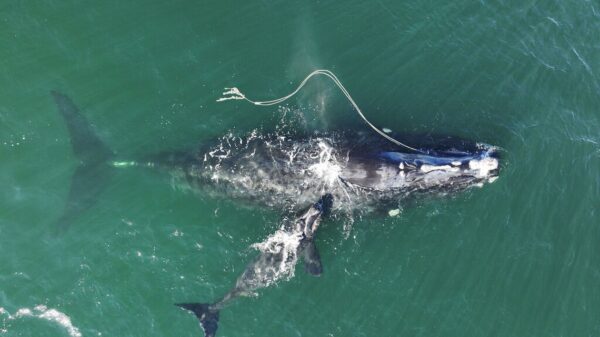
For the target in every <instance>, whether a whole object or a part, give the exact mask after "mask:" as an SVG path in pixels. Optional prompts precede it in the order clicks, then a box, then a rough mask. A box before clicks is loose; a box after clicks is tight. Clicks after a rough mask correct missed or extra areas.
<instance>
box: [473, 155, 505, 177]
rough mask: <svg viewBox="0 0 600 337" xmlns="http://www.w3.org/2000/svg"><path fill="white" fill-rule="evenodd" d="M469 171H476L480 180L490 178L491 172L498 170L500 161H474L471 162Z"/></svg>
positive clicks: (485, 159) (486, 158) (493, 159)
mask: <svg viewBox="0 0 600 337" xmlns="http://www.w3.org/2000/svg"><path fill="white" fill-rule="evenodd" d="M469 169H471V170H473V171H475V173H476V176H477V177H478V178H485V177H488V176H489V174H490V172H491V171H493V170H496V169H498V159H496V158H492V157H484V158H481V159H472V160H470V161H469Z"/></svg>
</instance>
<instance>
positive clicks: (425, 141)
mask: <svg viewBox="0 0 600 337" xmlns="http://www.w3.org/2000/svg"><path fill="white" fill-rule="evenodd" d="M52 94H53V97H54V99H55V101H56V104H57V106H58V109H59V111H60V112H61V115H62V116H63V117H64V119H65V122H66V124H67V126H68V130H69V133H70V135H71V143H72V146H73V152H74V154H75V156H76V157H77V159H78V162H79V166H78V167H77V169H76V171H75V174H74V176H73V181H72V184H71V189H70V192H69V198H68V200H67V203H66V207H65V212H64V213H63V215H62V217H61V218H60V220H59V221H58V223H59V226H60V227H61V228H66V227H67V226H68V225H69V224H70V223H71V222H72V221H74V219H76V218H77V216H79V214H81V213H82V212H84V211H85V210H87V209H88V208H89V207H91V205H93V203H94V202H95V200H96V199H97V197H98V195H99V193H100V192H101V190H102V187H103V186H105V185H106V184H107V181H108V179H109V177H110V175H111V172H112V171H113V169H114V168H115V167H131V166H140V167H146V168H151V169H154V170H160V171H164V172H168V174H170V175H171V176H172V177H173V181H174V182H175V183H176V186H179V187H181V188H184V189H189V190H192V191H195V192H197V193H200V194H202V195H212V196H221V197H225V198H228V199H231V200H235V201H238V202H242V201H246V202H247V203H250V204H258V205H263V206H267V207H270V208H275V209H288V210H290V211H292V212H295V211H297V210H298V209H301V208H303V207H305V206H306V205H308V204H310V203H311V202H313V201H314V200H317V199H318V198H319V197H320V196H321V195H323V194H324V193H331V194H332V195H333V196H334V197H335V198H336V200H338V202H336V205H335V206H334V211H337V210H343V211H347V212H353V211H357V210H359V211H362V212H370V211H373V210H389V209H390V208H391V209H395V208H397V207H398V204H399V203H400V202H401V201H402V200H403V199H404V198H405V197H407V196H410V195H415V194H417V195H418V194H448V193H451V192H455V191H459V190H463V189H466V188H469V187H472V186H481V185H483V184H484V183H487V182H493V181H494V180H495V179H496V178H497V176H498V171H499V162H498V154H497V151H496V148H495V147H493V146H488V145H482V144H477V143H474V142H469V141H465V140H457V139H454V138H448V137H442V138H432V137H426V138H421V139H419V140H418V141H419V142H421V143H422V144H421V146H419V147H418V148H416V150H409V151H407V150H406V149H404V148H402V147H401V146H398V145H396V144H394V143H392V142H388V141H387V140H386V139H383V138H382V137H379V136H377V135H376V134H373V133H370V132H368V131H358V132H351V131H337V132H329V133H320V134H311V135H299V134H290V133H287V134H286V133H266V134H264V133H260V132H258V131H256V130H255V131H253V132H251V133H248V134H246V135H241V136H238V135H233V134H228V135H226V136H224V137H222V138H220V139H218V140H216V141H214V142H212V143H211V144H205V145H203V146H201V147H199V148H196V149H190V150H185V151H167V152H163V153H159V154H156V155H150V156H144V157H142V158H141V159H138V160H134V161H130V160H129V161H119V160H115V157H114V154H113V153H112V152H111V151H110V150H109V148H108V147H107V146H106V145H104V144H103V142H102V141H101V140H100V139H99V138H98V137H97V136H96V134H95V133H94V132H93V128H92V127H91V125H90V123H88V121H87V120H86V118H85V117H84V116H83V115H82V114H81V113H80V111H79V109H78V108H77V107H76V105H75V104H74V103H73V101H72V100H71V99H70V98H69V97H67V96H66V95H64V94H61V93H58V92H53V93H52ZM416 141H417V140H415V142H416Z"/></svg>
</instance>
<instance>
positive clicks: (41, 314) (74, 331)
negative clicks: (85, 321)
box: [0, 304, 82, 337]
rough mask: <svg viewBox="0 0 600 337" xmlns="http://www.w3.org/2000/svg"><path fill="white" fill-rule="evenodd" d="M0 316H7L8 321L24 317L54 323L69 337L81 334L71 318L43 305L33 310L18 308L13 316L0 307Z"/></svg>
mask: <svg viewBox="0 0 600 337" xmlns="http://www.w3.org/2000/svg"><path fill="white" fill-rule="evenodd" d="M0 314H2V315H6V316H8V320H16V319H21V318H26V317H35V318H39V319H43V320H46V321H50V322H54V323H57V324H59V325H60V326H62V327H63V328H65V329H66V330H67V332H68V333H69V335H70V336H71V337H81V336H82V334H81V332H80V331H79V329H78V328H77V327H76V326H74V325H73V323H72V322H71V318H70V317H69V316H67V315H66V314H65V313H63V312H60V311H58V310H56V309H52V308H48V307H46V306H45V305H42V304H40V305H37V306H35V307H34V308H33V309H30V308H20V309H18V310H17V312H16V313H15V314H14V315H11V314H10V313H9V312H8V311H7V310H6V309H4V308H2V307H0ZM7 331H8V329H6V328H4V329H3V330H0V332H7Z"/></svg>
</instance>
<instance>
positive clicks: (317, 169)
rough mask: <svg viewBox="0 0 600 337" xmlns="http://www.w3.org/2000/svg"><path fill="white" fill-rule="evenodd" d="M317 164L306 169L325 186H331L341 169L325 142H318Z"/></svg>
mask: <svg viewBox="0 0 600 337" xmlns="http://www.w3.org/2000/svg"><path fill="white" fill-rule="evenodd" d="M318 145H319V148H320V149H321V152H320V153H319V162H318V163H316V164H313V165H311V166H309V167H308V169H309V170H310V171H311V172H312V173H313V174H315V176H316V177H317V178H319V179H321V180H323V182H324V183H325V185H326V186H329V187H331V186H333V184H335V182H336V181H337V180H338V178H339V176H340V173H342V168H341V167H340V165H338V164H337V163H336V160H335V157H334V156H333V154H332V152H333V149H332V148H331V146H329V145H327V144H326V143H325V142H319V144H318Z"/></svg>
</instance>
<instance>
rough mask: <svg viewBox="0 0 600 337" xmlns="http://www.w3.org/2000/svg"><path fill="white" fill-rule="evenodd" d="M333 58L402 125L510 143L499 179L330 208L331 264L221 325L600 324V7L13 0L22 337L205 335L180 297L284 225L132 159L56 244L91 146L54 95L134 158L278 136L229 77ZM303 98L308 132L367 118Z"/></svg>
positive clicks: (9, 143)
mask: <svg viewBox="0 0 600 337" xmlns="http://www.w3.org/2000/svg"><path fill="white" fill-rule="evenodd" d="M315 69H330V70H332V71H333V72H334V73H335V74H336V75H337V76H338V77H339V78H340V79H341V80H342V82H343V83H344V85H345V86H346V88H347V89H348V90H349V91H350V93H351V94H352V96H353V98H354V99H355V100H356V102H357V103H358V104H359V105H360V107H361V108H362V109H363V110H364V112H365V113H366V114H367V116H368V117H369V118H370V119H371V120H372V121H373V122H374V124H376V125H378V126H380V127H387V128H390V129H393V130H394V131H396V132H398V133H401V134H402V133H432V134H450V135H455V136H459V137H463V138H467V139H472V140H476V141H480V142H484V143H488V144H493V145H496V146H499V147H501V148H502V149H503V152H502V159H501V165H502V170H501V172H500V178H499V179H498V180H497V181H496V182H494V183H493V184H490V185H486V186H484V187H483V188H481V189H479V188H476V189H471V190H468V191H466V192H464V193H460V194H458V195H456V196H454V197H448V198H435V199H432V200H424V201H421V202H418V203H416V204H412V205H410V206H407V207H405V208H404V209H403V210H402V213H401V215H400V216H399V217H397V218H382V217H377V216H364V217H360V218H356V219H355V222H354V223H353V226H352V229H351V230H350V232H349V233H348V232H344V229H343V225H344V224H343V223H342V222H341V221H329V222H324V223H323V224H322V228H321V229H320V232H319V235H318V239H317V244H318V246H319V249H320V252H321V256H322V260H323V264H324V268H325V271H324V273H323V275H322V276H321V277H320V278H314V277H311V276H308V275H306V274H305V273H304V272H303V271H302V269H301V268H298V270H297V271H296V276H295V277H294V278H293V279H292V280H290V281H289V282H281V283H279V284H278V285H277V286H275V287H271V288H269V289H264V290H263V291H261V292H260V295H259V297H256V298H243V299H240V300H238V301H236V302H234V303H233V304H232V305H231V306H229V307H228V308H226V309H224V310H223V311H222V312H221V318H220V326H219V331H218V336H306V337H308V336H319V337H320V336H336V337H338V336H460V337H466V336H599V335H600V248H599V247H600V214H599V211H598V209H599V207H600V3H598V2H597V1H545V2H541V1H454V2H443V1H403V2H399V1H398V2H395V1H388V0H381V1H344V2H342V1H339V2H333V1H320V2H287V1H260V2H241V1H215V2H205V1H170V2H158V1H102V2H100V1H54V0H46V1H20V2H18V1H10V0H9V1H4V2H2V3H1V4H0V81H1V90H0V336H86V337H87V336H202V332H201V330H200V328H199V326H198V323H197V320H196V318H194V317H193V316H192V315H191V314H189V313H187V312H184V311H182V310H180V309H178V308H177V307H175V306H174V305H173V303H176V302H187V301H203V302H204V301H210V300H212V299H215V298H217V297H219V296H221V295H222V294H223V293H225V292H226V291H228V290H229V288H230V287H231V286H232V285H233V283H234V281H235V279H236V277H237V276H238V275H239V274H240V273H241V272H242V270H243V269H244V267H245V265H246V263H247V262H248V261H249V260H250V259H251V258H252V257H253V256H254V255H255V254H256V251H254V250H253V249H251V248H249V247H250V245H251V244H252V243H255V242H260V241H262V240H263V239H264V238H265V237H267V236H268V235H269V234H270V233H272V232H273V231H274V230H275V229H276V228H277V227H278V226H279V221H280V216H281V215H280V214H279V213H278V212H277V211H276V210H270V209H263V208H259V207H254V208H252V207H247V206H241V205H238V204H236V202H235V201H232V200H227V199H225V198H220V199H219V198H213V197H202V196H197V195H194V194H191V193H187V192H185V191H181V190H178V189H176V188H173V187H172V186H171V181H170V179H169V177H168V176H164V175H161V174H159V173H157V172H153V171H151V170H144V169H138V168H131V169H123V170H118V171H117V172H116V173H115V174H114V176H113V177H112V179H110V181H108V182H107V185H106V186H105V188H104V191H103V192H102V194H101V195H100V197H99V200H98V201H97V202H96V203H95V205H94V206H93V207H92V208H91V209H89V210H87V211H86V212H85V213H84V214H83V215H82V216H81V217H79V218H78V219H77V220H76V221H75V222H74V223H73V224H72V225H71V227H70V228H69V230H68V231H66V232H65V233H61V234H59V235H56V233H54V231H53V228H52V226H53V224H55V222H56V221H57V219H58V218H60V216H61V214H62V212H63V209H64V207H65V202H66V200H67V197H68V193H69V186H70V182H71V177H72V175H73V172H74V170H75V168H76V167H77V161H78V160H77V158H75V157H74V155H73V151H72V149H71V143H70V139H69V134H68V131H67V128H66V126H65V122H64V120H63V119H62V118H61V116H60V114H59V113H58V110H57V108H56V106H55V104H54V101H53V100H52V97H51V95H50V91H51V90H59V91H61V92H64V93H65V94H68V95H69V96H70V97H71V98H72V99H73V100H74V101H75V102H76V103H77V104H78V106H79V107H80V109H81V112H82V114H83V115H85V116H86V117H87V118H88V120H90V121H91V122H92V123H93V125H94V127H95V129H96V130H97V131H98V135H99V137H100V138H102V139H103V140H104V141H105V143H106V144H107V145H108V146H109V147H110V148H111V149H113V150H114V151H115V152H116V153H117V155H118V157H119V158H125V159H126V158H134V157H139V156H142V155H145V154H151V153H158V152H161V151H167V150H176V149H184V148H190V147H194V146H197V145H199V144H202V143H205V142H207V141H210V140H211V139H214V138H216V137H219V136H222V135H224V134H227V133H229V132H234V133H238V134H244V133H245V132H248V131H250V130H252V129H254V128H262V129H264V130H272V129H274V128H276V127H277V126H278V125H279V124H280V123H281V122H280V119H279V116H280V112H281V110H280V109H278V108H277V107H268V108H261V107H255V106H252V105H249V104H243V103H241V102H238V101H235V102H226V103H217V102H216V101H215V100H216V99H217V98H219V97H220V96H221V92H222V88H223V87H228V86H237V87H239V88H241V89H243V91H244V92H245V93H246V94H247V95H248V96H249V97H253V98H256V99H274V98H278V97H280V96H283V95H285V94H287V93H289V92H290V91H291V90H293V89H294V88H295V86H296V84H297V83H298V82H299V81H301V80H302V79H303V78H304V77H305V76H306V75H307V74H308V73H310V72H311V71H313V70H315ZM286 106H287V109H289V111H292V112H294V113H298V114H300V115H302V116H304V117H305V118H306V121H307V122H306V128H307V129H313V128H325V129H339V128H341V127H345V125H347V124H348V123H356V124H357V125H360V124H359V121H358V119H357V118H358V117H357V116H356V115H355V114H354V113H353V112H352V110H351V107H350V105H349V104H348V103H347V101H345V100H344V98H343V97H342V95H341V94H340V93H339V91H338V90H337V89H336V88H335V87H334V86H332V85H331V84H330V83H329V82H327V81H325V80H315V82H312V83H311V84H309V85H308V86H307V88H306V89H305V90H303V91H302V92H301V93H300V95H299V96H297V98H295V99H294V100H292V101H290V103H289V104H287V105H286ZM40 305H43V306H45V307H46V309H43V308H41V307H39V306H40ZM36 307H37V309H35V308H36ZM26 309H29V310H31V312H32V314H31V315H33V316H31V315H27V314H26ZM52 310H56V311H52ZM56 312H58V313H61V315H62V316H61V315H57V316H54V317H55V318H56V317H58V318H56V319H55V320H52V319H51V317H50V318H48V316H51V315H48V314H47V315H46V316H44V317H39V316H41V315H43V313H56ZM67 317H68V319H70V322H66V318H67ZM59 318H60V319H62V321H61V322H58V321H57V320H58V319H59ZM67 323H68V324H67Z"/></svg>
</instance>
